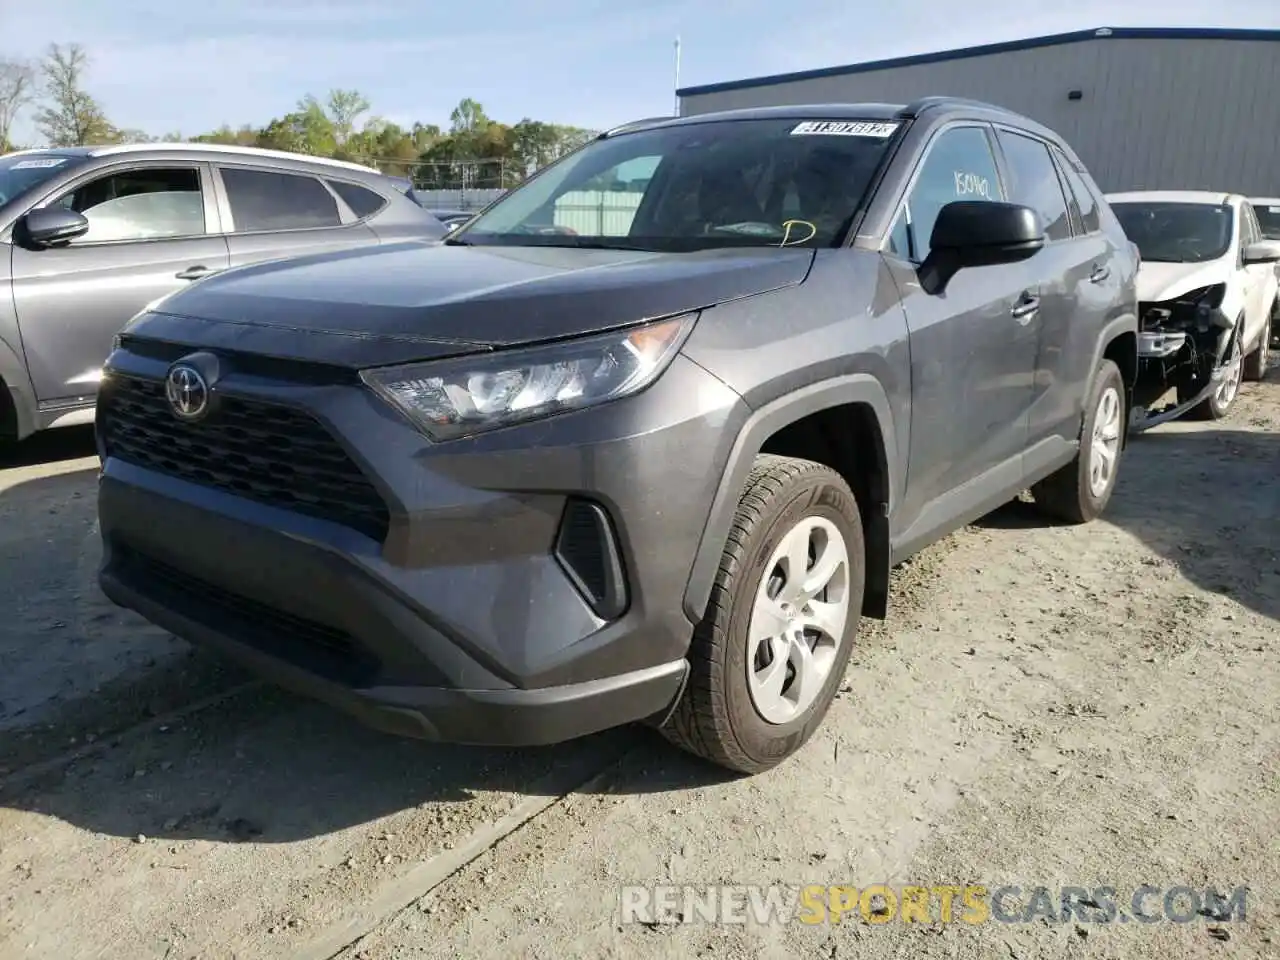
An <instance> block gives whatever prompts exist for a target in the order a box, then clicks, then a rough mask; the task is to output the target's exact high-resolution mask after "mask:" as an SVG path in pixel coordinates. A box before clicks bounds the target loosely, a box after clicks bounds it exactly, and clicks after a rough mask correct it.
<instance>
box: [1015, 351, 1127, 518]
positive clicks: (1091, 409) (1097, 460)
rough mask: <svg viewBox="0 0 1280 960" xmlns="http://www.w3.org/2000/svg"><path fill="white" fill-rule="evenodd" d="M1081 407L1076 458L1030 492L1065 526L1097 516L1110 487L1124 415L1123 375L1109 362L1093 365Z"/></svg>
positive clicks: (1105, 502) (1114, 481)
mask: <svg viewBox="0 0 1280 960" xmlns="http://www.w3.org/2000/svg"><path fill="white" fill-rule="evenodd" d="M1084 409H1085V415H1084V423H1083V424H1082V425H1081V428H1080V449H1079V452H1078V453H1077V454H1076V458H1075V459H1074V460H1072V461H1071V462H1070V463H1068V464H1067V465H1066V466H1065V467H1063V468H1062V469H1061V470H1059V471H1058V472H1057V473H1054V474H1051V475H1050V476H1048V477H1046V478H1045V479H1044V480H1041V481H1040V482H1039V483H1037V484H1036V485H1035V486H1034V487H1032V488H1031V495H1032V497H1034V498H1035V502H1036V506H1037V507H1039V508H1040V509H1041V510H1043V511H1044V512H1045V513H1047V514H1049V515H1050V516H1052V517H1056V518H1057V519H1059V520H1065V521H1066V522H1068V523H1087V522H1089V521H1090V520H1093V519H1094V518H1095V517H1097V516H1098V515H1099V514H1101V513H1102V511H1103V510H1105V509H1106V506H1107V502H1108V501H1109V500H1110V499H1111V492H1112V491H1113V490H1114V489H1115V486H1116V471H1117V468H1118V467H1119V466H1120V452H1121V448H1122V447H1123V446H1124V432H1125V429H1126V428H1127V426H1128V417H1127V416H1126V415H1125V388H1124V377H1123V376H1121V375H1120V368H1119V367H1117V366H1116V365H1115V363H1113V362H1112V361H1110V360H1103V361H1102V363H1101V364H1099V366H1098V372H1097V373H1096V374H1095V375H1094V377H1093V386H1092V387H1090V389H1089V396H1088V397H1087V398H1086V399H1085V408H1084Z"/></svg>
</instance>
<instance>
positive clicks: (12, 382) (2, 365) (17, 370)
mask: <svg viewBox="0 0 1280 960" xmlns="http://www.w3.org/2000/svg"><path fill="white" fill-rule="evenodd" d="M0 388H3V389H4V390H5V392H6V393H8V395H9V397H8V402H9V403H11V404H13V412H14V418H15V420H16V424H15V425H16V426H17V433H18V435H17V439H22V438H23V437H25V436H27V435H28V434H29V433H31V432H33V431H34V430H35V429H36V416H37V412H36V396H35V389H34V387H32V385H31V375H30V374H29V373H28V372H27V365H26V363H24V362H23V360H22V356H21V354H19V353H18V352H17V351H16V350H14V348H13V347H11V346H10V345H9V342H8V341H7V340H5V339H4V338H3V337H0Z"/></svg>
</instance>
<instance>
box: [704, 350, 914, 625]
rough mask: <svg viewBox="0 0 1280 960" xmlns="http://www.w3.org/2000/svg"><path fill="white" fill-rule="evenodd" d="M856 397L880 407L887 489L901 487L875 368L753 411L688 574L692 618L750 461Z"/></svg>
mask: <svg viewBox="0 0 1280 960" xmlns="http://www.w3.org/2000/svg"><path fill="white" fill-rule="evenodd" d="M852 403H861V404H866V405H867V406H868V407H870V408H871V410H872V411H874V413H875V417H876V420H877V421H878V423H879V426H880V436H881V438H882V440H883V443H884V450H883V451H881V452H882V454H883V457H884V468H885V470H886V471H887V475H886V480H887V481H888V483H887V489H888V490H889V496H890V498H891V501H892V498H893V497H894V496H895V494H896V491H897V490H898V489H899V480H900V478H899V477H898V471H899V469H900V467H899V459H898V449H897V433H896V432H895V431H894V424H893V413H892V409H891V407H890V405H889V397H888V394H887V393H886V392H885V389H884V387H883V386H882V385H881V383H880V381H879V380H877V379H876V378H875V377H874V376H872V375H871V374H869V373H855V374H850V375H847V376H842V377H833V378H831V379H829V380H823V381H820V382H818V383H815V384H811V385H809V386H806V387H803V388H801V389H799V390H796V391H794V392H793V393H789V394H787V395H786V396H783V397H779V398H778V399H776V400H773V401H771V402H769V403H766V404H764V405H763V406H761V407H760V408H758V409H756V410H754V411H752V413H751V414H750V415H749V416H748V417H747V419H746V421H745V422H744V424H743V426H742V428H741V429H740V430H739V432H738V435H737V438H736V439H735V441H734V444H733V446H732V448H731V449H730V451H729V458H728V461H727V462H726V464H725V469H724V472H723V473H722V475H721V478H720V484H719V486H718V487H717V488H716V493H715V498H714V499H713V500H712V503H711V511H710V513H709V514H708V517H707V522H706V525H705V526H704V527H703V531H702V537H701V540H700V541H699V544H698V551H697V554H696V556H695V557H694V561H693V568H692V570H691V571H690V574H689V584H688V587H687V588H686V590H685V597H684V610H685V614H686V615H687V616H688V617H689V619H690V620H691V621H692V622H694V623H697V622H698V621H699V620H701V619H702V617H703V614H704V613H705V611H706V606H707V601H708V600H709V599H710V596H711V587H712V585H713V583H714V582H715V576H716V570H717V568H718V567H719V565H720V558H721V556H722V555H723V553H724V546H725V543H726V541H727V540H728V538H729V528H730V527H731V526H732V525H733V515H734V511H735V510H736V509H737V506H738V499H739V497H741V495H742V490H743V488H744V487H745V486H746V482H747V475H748V474H749V473H750V472H751V465H752V463H753V461H754V460H755V457H756V455H757V454H758V453H759V452H760V450H761V449H762V448H763V447H764V444H765V441H766V440H768V439H769V437H771V436H772V435H773V434H775V433H776V432H777V431H778V430H780V429H782V428H783V427H785V426H787V425H788V424H791V423H795V422H796V421H797V420H800V419H802V418H803V417H807V416H809V415H810V414H813V413H817V412H818V411H820V410H825V409H828V408H830V407H837V406H841V405H844V404H852ZM892 507H893V503H892V502H890V503H888V504H886V505H885V516H884V517H868V518H867V521H868V522H873V523H874V522H884V523H887V522H888V516H889V512H890V511H891V510H892Z"/></svg>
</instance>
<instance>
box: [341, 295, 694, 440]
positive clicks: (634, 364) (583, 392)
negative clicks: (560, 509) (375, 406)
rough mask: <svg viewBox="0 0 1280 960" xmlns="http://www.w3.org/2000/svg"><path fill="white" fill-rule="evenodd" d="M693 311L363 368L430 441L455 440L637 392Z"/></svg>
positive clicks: (669, 355) (670, 354)
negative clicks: (491, 349) (476, 352)
mask: <svg viewBox="0 0 1280 960" xmlns="http://www.w3.org/2000/svg"><path fill="white" fill-rule="evenodd" d="M696 319H697V314H687V315H685V316H680V317H674V318H671V319H667V320H660V321H657V322H654V323H644V324H639V325H636V326H631V327H625V328H622V329H618V330H611V331H610V332H608V333H604V334H596V335H593V336H589V337H579V338H576V339H573V340H562V341H558V342H556V343H549V344H542V345H539V346H536V347H528V348H521V349H514V350H502V351H497V352H495V353H493V354H489V355H481V356H468V357H462V358H459V359H457V360H440V361H428V362H427V363H415V364H409V365H406V366H399V367H375V368H372V369H369V370H363V371H361V373H360V376H361V378H362V379H363V380H364V382H365V383H366V384H368V385H369V387H370V388H371V389H373V391H374V392H375V393H377V394H378V395H379V396H380V397H382V398H383V399H384V400H386V401H387V402H388V403H390V404H391V405H392V406H393V407H396V408H397V409H398V410H400V411H401V412H402V413H404V415H405V416H406V417H408V418H409V420H410V421H412V422H413V423H414V425H415V426H417V427H418V429H420V430H421V431H422V432H423V433H425V434H426V435H427V436H429V437H430V438H431V439H432V440H437V441H442V440H456V439H459V438H461V437H467V436H472V435H474V434H477V433H483V432H485V431H488V430H496V429H498V428H500V427H509V426H512V425H513V424H517V423H524V422H526V421H529V420H537V419H541V418H543V417H549V416H553V415H554V414H557V413H565V412H567V411H570V410H580V409H582V408H583V407H590V406H595V405H597V404H601V403H607V402H608V401H610V400H617V399H619V398H621V397H626V396H631V395H633V394H636V393H639V392H640V391H641V390H643V389H645V388H646V387H647V386H649V385H650V384H651V383H653V382H654V381H655V380H657V379H658V377H659V376H661V375H662V371H663V370H665V369H666V368H667V366H668V365H669V364H670V363H671V360H672V359H673V358H674V357H675V355H676V353H677V352H678V351H679V350H680V347H681V345H682V344H683V343H684V340H685V337H687V336H688V335H689V331H690V330H691V329H692V328H693V324H694V321H695V320H696Z"/></svg>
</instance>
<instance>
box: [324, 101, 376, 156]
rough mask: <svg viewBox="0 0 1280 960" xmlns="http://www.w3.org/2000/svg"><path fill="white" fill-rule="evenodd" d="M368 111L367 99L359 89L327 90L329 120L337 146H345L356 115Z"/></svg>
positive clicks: (353, 127)
mask: <svg viewBox="0 0 1280 960" xmlns="http://www.w3.org/2000/svg"><path fill="white" fill-rule="evenodd" d="M368 112H369V101H368V100H367V99H366V98H365V96H364V94H362V93H361V92H360V91H359V90H330V91H329V121H330V122H331V123H332V125H333V138H334V140H336V141H337V143H338V146H339V147H343V146H346V143H347V141H348V140H350V139H351V135H352V134H353V133H354V132H355V128H356V117H358V116H360V114H362V113H368Z"/></svg>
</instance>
